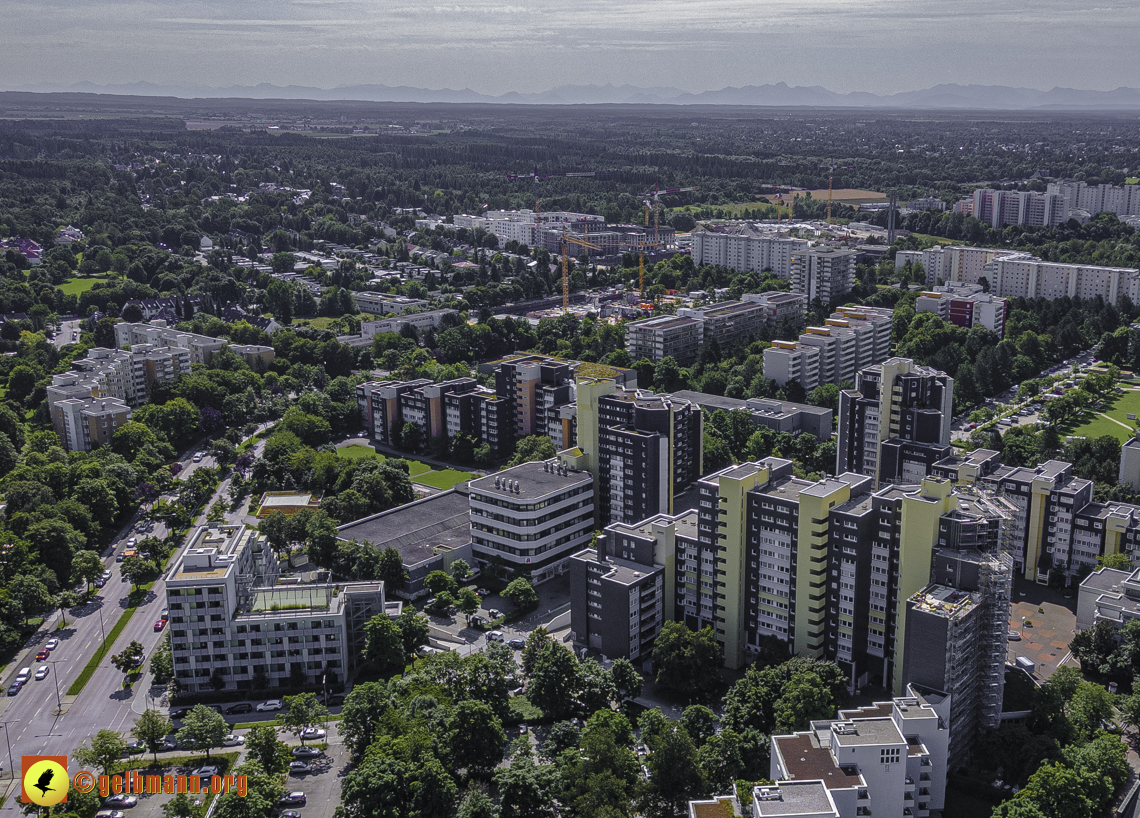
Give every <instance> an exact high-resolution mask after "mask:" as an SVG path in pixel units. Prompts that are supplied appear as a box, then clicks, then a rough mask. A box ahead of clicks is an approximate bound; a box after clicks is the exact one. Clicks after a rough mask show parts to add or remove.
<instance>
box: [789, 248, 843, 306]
mask: <svg viewBox="0 0 1140 818" xmlns="http://www.w3.org/2000/svg"><path fill="white" fill-rule="evenodd" d="M856 255H857V254H856V252H855V251H854V250H837V249H809V250H801V251H799V252H795V253H793V254H792V265H791V267H792V276H791V278H792V292H794V293H799V294H800V295H803V296H806V297H807V300H808V303H813V302H814V301H815V300H816V299H817V298H818V299H819V300H820V301H821V302H822V303H823V304H825V305H828V306H830V305H831V303H832V302H834V301H836V300H837V299H839V298H840V297H841V296H844V295H846V294H847V293H849V292H851V287H852V286H853V285H854V284H855V257H856Z"/></svg>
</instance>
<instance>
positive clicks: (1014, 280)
mask: <svg viewBox="0 0 1140 818" xmlns="http://www.w3.org/2000/svg"><path fill="white" fill-rule="evenodd" d="M986 276H987V278H988V279H989V282H990V291H991V292H993V293H994V294H995V295H999V296H1003V297H1006V298H1019V297H1020V298H1045V299H1050V300H1052V299H1054V298H1062V297H1065V296H1068V297H1069V298H1096V297H1098V296H1099V297H1100V298H1103V299H1104V300H1105V301H1106V302H1108V303H1110V304H1115V303H1116V302H1117V300H1118V299H1119V298H1120V297H1121V296H1123V295H1127V296H1128V297H1129V298H1133V299H1135V298H1138V297H1140V271H1137V270H1136V269H1135V268H1133V267H1102V266H1098V265H1095V264H1069V263H1067V262H1061V261H1042V260H1041V259H1039V258H1037V257H1036V256H1031V255H1029V254H1028V253H1013V254H1008V255H1002V256H998V257H997V258H995V259H994V260H993V261H992V262H990V263H989V264H988V265H986Z"/></svg>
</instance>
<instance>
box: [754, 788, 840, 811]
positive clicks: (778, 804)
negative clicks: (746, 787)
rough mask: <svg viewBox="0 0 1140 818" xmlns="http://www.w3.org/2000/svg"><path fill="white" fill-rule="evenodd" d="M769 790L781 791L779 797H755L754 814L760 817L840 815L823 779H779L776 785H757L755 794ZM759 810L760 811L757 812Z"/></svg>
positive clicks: (770, 791) (771, 791)
mask: <svg viewBox="0 0 1140 818" xmlns="http://www.w3.org/2000/svg"><path fill="white" fill-rule="evenodd" d="M762 791H767V792H768V793H769V794H771V793H773V792H778V793H779V798H778V799H773V800H767V799H762V798H754V799H753V801H752V805H753V814H754V815H758V816H759V818H791V817H792V816H794V815H818V814H823V815H828V814H831V815H838V814H839V813H838V812H836V811H835V804H834V802H833V801H832V800H831V798H830V796H828V794H827V786H826V785H825V784H824V783H823V782H822V781H779V782H777V783H776V784H774V785H768V786H765V787H756V788H754V789H753V790H752V792H753V794H754V795H755V794H758V793H760V792H762ZM757 810H759V812H757Z"/></svg>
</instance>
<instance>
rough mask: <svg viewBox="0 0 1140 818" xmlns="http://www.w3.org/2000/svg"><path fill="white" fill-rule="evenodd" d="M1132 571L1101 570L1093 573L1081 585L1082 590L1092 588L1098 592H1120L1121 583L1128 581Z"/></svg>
mask: <svg viewBox="0 0 1140 818" xmlns="http://www.w3.org/2000/svg"><path fill="white" fill-rule="evenodd" d="M1131 573H1132V572H1131V571H1118V570H1117V569H1115V568H1101V569H1100V570H1099V571H1093V572H1092V573H1091V574H1089V575H1088V576H1087V577H1085V579H1084V582H1082V583H1081V587H1082V588H1092V589H1095V590H1097V591H1118V592H1119V591H1120V583H1122V582H1124V580H1126V579H1128V577H1129V576H1130V575H1131Z"/></svg>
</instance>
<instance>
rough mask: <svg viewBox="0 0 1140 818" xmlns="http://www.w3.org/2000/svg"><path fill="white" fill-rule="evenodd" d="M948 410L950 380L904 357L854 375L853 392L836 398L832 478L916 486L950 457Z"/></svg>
mask: <svg viewBox="0 0 1140 818" xmlns="http://www.w3.org/2000/svg"><path fill="white" fill-rule="evenodd" d="M953 406H954V380H953V378H951V377H949V376H948V375H947V374H946V373H944V372H939V371H938V370H936V369H931V368H930V367H925V366H916V365H915V363H914V361H911V360H910V359H908V358H891V359H889V360H887V361H884V362H883V363H881V364H875V365H874V366H871V367H867V368H866V369H863V370H860V371H859V373H858V374H857V375H856V376H855V388H854V389H845V390H843V391H842V392H840V393H839V441H838V455H837V458H836V474H842V473H844V472H854V473H856V474H864V475H867V476H868V477H872V478H874V480H875V483H876V485H878V484H881V483H918V482H920V481H921V480H922V478H923V477H926V476H927V475H929V474H930V473H931V469H932V467H933V466H934V464H935V463H936V462H938V461H939V460H942V459H943V458H945V457H948V456H949V455H950V454H951V448H950V421H951V417H952V412H953Z"/></svg>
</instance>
